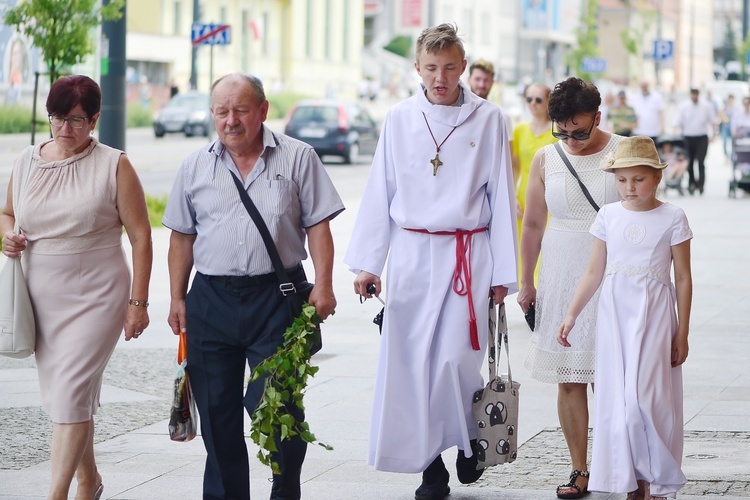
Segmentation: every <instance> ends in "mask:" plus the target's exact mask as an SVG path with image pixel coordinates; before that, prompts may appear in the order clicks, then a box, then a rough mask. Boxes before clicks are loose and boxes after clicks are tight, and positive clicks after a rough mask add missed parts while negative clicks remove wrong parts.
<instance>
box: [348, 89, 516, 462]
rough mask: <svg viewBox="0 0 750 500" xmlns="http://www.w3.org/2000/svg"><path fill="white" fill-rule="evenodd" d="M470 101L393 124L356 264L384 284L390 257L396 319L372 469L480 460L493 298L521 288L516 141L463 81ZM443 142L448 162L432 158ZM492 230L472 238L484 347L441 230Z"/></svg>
mask: <svg viewBox="0 0 750 500" xmlns="http://www.w3.org/2000/svg"><path fill="white" fill-rule="evenodd" d="M461 86H462V88H463V94H464V104H463V105H462V106H460V107H453V106H434V105H432V104H430V103H429V101H428V100H427V98H426V97H425V95H424V93H423V92H418V93H417V94H416V95H415V96H413V97H411V98H409V99H407V100H405V101H403V102H401V103H399V104H398V105H396V106H395V107H394V108H393V109H391V111H390V112H389V113H388V115H387V116H386V119H385V122H384V123H383V130H382V133H381V136H380V141H379V143H378V147H377V151H376V153H375V157H374V159H373V165H372V170H371V172H370V177H369V179H368V182H367V187H366V189H365V193H364V196H363V198H362V204H361V206H360V210H359V214H358V216H357V221H356V224H355V226H354V231H353V233H352V238H351V241H350V244H349V248H348V250H347V253H346V257H345V259H344V260H345V262H346V263H347V265H348V266H349V267H350V269H351V270H352V271H353V272H355V273H358V272H359V271H360V270H364V271H367V272H370V273H372V274H375V275H378V276H380V275H381V273H382V271H383V267H384V266H385V262H386V258H388V271H387V290H386V291H385V295H386V307H385V321H384V324H383V335H382V340H381V347H380V358H379V364H378V370H377V379H376V382H375V398H374V403H373V410H372V420H371V423H370V449H369V454H368V463H369V464H370V465H374V466H375V468H376V469H379V470H385V471H392V472H421V471H423V470H424V469H426V468H427V466H428V465H429V464H430V463H431V462H432V461H433V460H434V459H435V457H436V456H437V455H438V454H440V453H441V452H442V451H443V450H446V449H448V448H450V447H452V446H458V447H459V448H461V449H463V450H465V451H466V454H467V455H468V454H470V453H471V447H470V444H469V440H470V439H473V438H474V437H476V422H475V421H474V419H473V417H472V413H471V399H472V395H473V393H474V392H475V391H476V390H478V389H480V388H482V387H483V381H482V375H481V367H482V361H483V358H484V352H485V348H486V344H487V327H486V326H485V325H487V319H488V318H487V294H488V291H489V288H490V286H495V285H503V286H506V287H508V288H509V293H513V292H516V291H517V289H518V286H517V283H516V282H517V275H516V272H517V271H516V270H517V267H516V248H517V242H516V234H517V233H516V227H515V226H516V216H515V192H514V185H513V174H512V170H511V162H510V152H509V148H508V133H507V131H506V130H505V125H504V120H503V116H502V114H501V112H500V110H499V109H498V107H497V106H494V105H492V104H490V103H488V102H487V101H484V100H482V99H480V98H478V97H476V96H475V95H474V94H472V93H471V92H469V90H468V89H467V88H466V87H465V86H464V85H463V84H461ZM423 112H424V114H425V116H426V118H427V120H428V121H429V125H430V128H431V129H432V132H433V134H434V136H435V140H436V141H437V143H438V144H440V143H441V142H442V141H443V139H445V137H446V136H447V135H448V134H449V133H450V132H451V130H452V129H453V127H454V126H457V128H456V129H455V131H454V132H453V134H452V135H451V136H450V137H449V138H448V139H447V140H446V141H445V143H444V144H443V146H442V147H441V148H440V161H442V162H443V165H442V166H441V167H440V168H439V170H438V172H437V175H436V176H433V168H432V164H431V163H430V160H432V159H433V158H434V157H435V152H436V148H435V143H434V142H433V140H432V138H431V137H430V132H429V130H428V128H427V124H426V123H425V117H424V116H423V115H422V113H423ZM481 227H488V228H489V231H488V232H483V233H478V234H475V235H474V236H473V240H472V259H471V272H472V281H473V283H472V293H473V296H474V306H475V310H476V317H477V325H478V331H479V342H480V345H481V350H479V351H475V350H473V349H472V347H471V343H470V338H469V312H468V301H467V297H466V296H459V295H457V294H456V293H455V292H454V291H453V271H454V268H455V265H456V238H455V237H454V236H445V235H429V234H422V233H417V232H413V231H407V230H405V229H404V228H411V229H426V230H428V231H431V232H435V231H455V230H456V229H464V230H472V229H476V228H481Z"/></svg>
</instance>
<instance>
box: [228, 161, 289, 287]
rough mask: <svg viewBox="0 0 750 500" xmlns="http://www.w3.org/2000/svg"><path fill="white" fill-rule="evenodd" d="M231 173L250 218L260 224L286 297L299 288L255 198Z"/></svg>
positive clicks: (261, 234)
mask: <svg viewBox="0 0 750 500" xmlns="http://www.w3.org/2000/svg"><path fill="white" fill-rule="evenodd" d="M229 173H230V174H231V175H232V179H233V180H234V184H235V185H236V186H237V191H239V192H240V198H241V199H242V204H243V205H245V209H246V210H247V213H248V214H249V215H250V218H251V219H253V222H255V225H256V226H258V231H260V236H261V237H262V238H263V243H265V245H266V250H268V256H269V257H271V263H272V264H273V269H274V271H275V272H276V278H277V279H278V280H279V290H281V293H282V295H284V296H285V297H286V296H287V295H288V294H290V293H296V292H297V289H296V288H295V287H294V283H292V282H291V281H290V280H289V275H288V274H287V273H286V269H284V264H283V263H282V262H281V257H280V256H279V251H278V250H277V249H276V244H275V243H274V242H273V237H272V236H271V232H270V231H269V230H268V226H266V223H265V221H264V220H263V217H262V216H261V215H260V212H259V211H258V208H257V207H256V206H255V204H254V203H253V200H251V199H250V195H248V194H247V191H246V190H245V186H243V185H242V182H241V181H240V180H239V179H238V178H237V176H236V175H234V172H229Z"/></svg>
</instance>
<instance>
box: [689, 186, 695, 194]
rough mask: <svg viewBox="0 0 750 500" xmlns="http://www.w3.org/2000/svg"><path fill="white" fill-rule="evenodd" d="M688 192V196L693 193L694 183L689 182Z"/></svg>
mask: <svg viewBox="0 0 750 500" xmlns="http://www.w3.org/2000/svg"><path fill="white" fill-rule="evenodd" d="M688 193H690V196H692V195H693V193H695V185H694V184H690V185H689V186H688Z"/></svg>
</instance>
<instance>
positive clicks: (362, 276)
mask: <svg viewBox="0 0 750 500" xmlns="http://www.w3.org/2000/svg"><path fill="white" fill-rule="evenodd" d="M370 285H375V293H374V294H372V293H370V292H368V291H367V289H368V288H369V287H370ZM381 286H382V283H381V281H380V278H379V277H377V276H375V275H374V274H372V273H368V272H367V271H360V272H359V274H358V275H357V277H356V278H354V293H356V294H357V295H360V296H362V297H366V298H368V299H371V298H372V296H373V295H375V296H376V297H378V296H380V290H381Z"/></svg>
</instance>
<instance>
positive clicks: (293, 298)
mask: <svg viewBox="0 0 750 500" xmlns="http://www.w3.org/2000/svg"><path fill="white" fill-rule="evenodd" d="M229 173H230V175H231V176H232V180H234V184H235V186H237V191H239V193H240V199H241V200H242V204H243V205H245V210H247V213H248V215H250V218H251V219H252V220H253V222H255V225H256V226H257V227H258V231H259V232H260V236H261V238H263V243H264V244H265V245H266V250H267V251H268V256H269V257H270V258H271V264H272V265H273V270H274V272H275V273H276V279H278V281H279V291H280V292H281V294H282V295H283V296H284V297H287V298H288V299H289V307H290V311H291V315H292V318H295V317H296V316H297V315H298V314H299V312H300V310H301V308H302V304H303V303H304V302H305V301H307V299H308V298H309V297H310V292H311V291H312V289H313V284H312V283H310V282H308V281H304V282H302V283H297V284H295V283H293V282H292V280H291V279H289V275H288V274H287V272H286V269H284V264H283V263H282V262H281V256H279V251H278V250H277V249H276V244H275V243H274V241H273V237H272V236H271V232H270V231H269V230H268V226H266V222H265V221H264V220H263V216H261V215H260V212H259V211H258V208H257V207H256V206H255V203H253V200H252V199H251V198H250V195H249V194H247V191H246V190H245V186H243V185H242V181H240V180H239V179H238V178H237V176H236V175H234V173H233V172H229ZM318 331H320V326H318ZM318 339H320V340H319V341H318V342H317V343H316V344H315V345H314V346H313V347H312V349H311V350H310V354H311V355H312V354H315V353H316V352H318V351H319V350H320V349H321V348H322V347H323V340H322V337H321V336H320V335H318Z"/></svg>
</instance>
